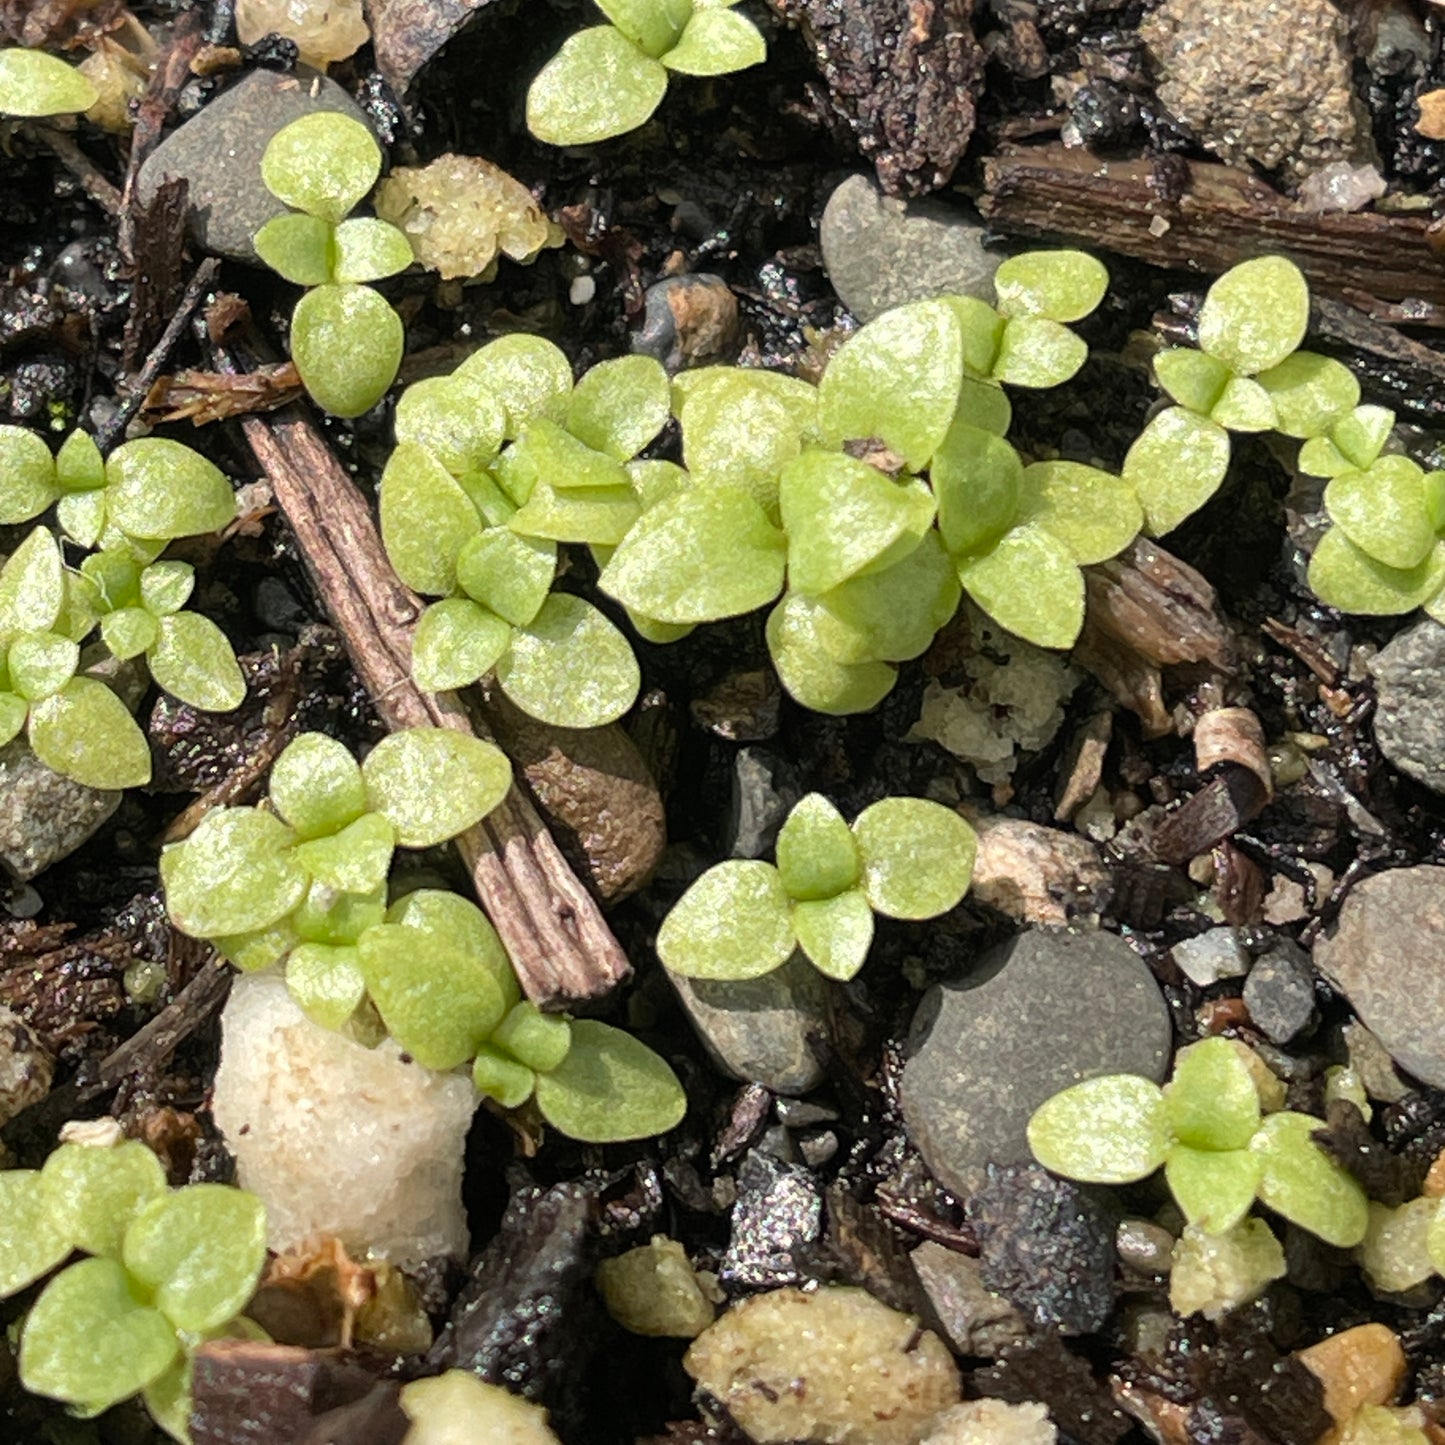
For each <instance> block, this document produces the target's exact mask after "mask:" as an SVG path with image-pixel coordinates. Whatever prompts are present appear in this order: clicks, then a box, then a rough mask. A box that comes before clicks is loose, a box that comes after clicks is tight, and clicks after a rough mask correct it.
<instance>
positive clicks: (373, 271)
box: [261, 216, 416, 285]
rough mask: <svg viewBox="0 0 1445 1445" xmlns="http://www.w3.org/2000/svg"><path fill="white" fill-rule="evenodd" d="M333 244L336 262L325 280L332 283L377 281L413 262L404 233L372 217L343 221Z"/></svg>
mask: <svg viewBox="0 0 1445 1445" xmlns="http://www.w3.org/2000/svg"><path fill="white" fill-rule="evenodd" d="M333 244H334V245H335V248H336V250H335V254H336V262H335V267H334V271H333V274H332V276H330V277H329V278H328V279H329V280H333V281H342V282H347V281H380V280H381V279H382V278H383V277H386V276H395V275H396V273H397V272H398V271H405V270H406V268H407V267H408V266H410V265H411V263H412V261H413V260H415V259H416V258H415V257H414V256H413V255H412V252H411V242H410V241H408V240H407V238H406V232H405V231H402V230H399V229H398V228H397V227H396V226H393V225H392V224H391V223H390V222H389V221H378V220H377V219H376V218H375V217H372V216H353V217H352V219H351V220H349V221H343V222H342V223H341V224H340V225H339V226H337V228H336V233H335V235H334V237H333ZM261 259H262V260H263V261H264V260H265V259H266V258H265V257H264V256H263V257H262V258H261ZM310 284H312V285H315V284H317V283H315V282H312V283H310Z"/></svg>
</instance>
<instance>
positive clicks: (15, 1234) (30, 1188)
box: [0, 1161, 75, 1299]
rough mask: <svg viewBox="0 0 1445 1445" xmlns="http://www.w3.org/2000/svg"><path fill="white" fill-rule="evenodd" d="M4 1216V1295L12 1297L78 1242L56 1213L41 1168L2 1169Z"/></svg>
mask: <svg viewBox="0 0 1445 1445" xmlns="http://www.w3.org/2000/svg"><path fill="white" fill-rule="evenodd" d="M47 1162H48V1161H47ZM0 1216H3V1218H4V1220H5V1228H4V1230H3V1231H0V1299H9V1298H10V1296H11V1295H13V1294H18V1293H19V1292H20V1291H21V1290H22V1289H24V1288H25V1286H26V1285H28V1284H33V1283H34V1282H35V1281H36V1280H37V1279H39V1278H40V1277H41V1276H42V1275H46V1274H49V1273H50V1271H51V1270H52V1269H54V1268H55V1266H56V1265H58V1264H60V1263H61V1262H62V1261H63V1260H64V1259H65V1258H66V1256H68V1255H69V1254H70V1251H71V1250H72V1249H74V1248H75V1245H74V1243H73V1242H72V1240H71V1238H70V1235H69V1234H68V1233H67V1232H66V1230H65V1228H64V1227H63V1226H62V1225H61V1223H60V1221H59V1220H58V1219H56V1217H55V1213H54V1209H53V1207H52V1205H51V1202H50V1199H49V1197H48V1195H47V1193H46V1191H45V1188H44V1186H43V1185H42V1184H41V1180H40V1171H39V1170H38V1169H4V1170H0Z"/></svg>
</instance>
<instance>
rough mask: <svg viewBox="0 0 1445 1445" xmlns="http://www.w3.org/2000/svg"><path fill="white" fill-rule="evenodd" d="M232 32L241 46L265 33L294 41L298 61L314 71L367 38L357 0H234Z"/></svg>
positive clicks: (349, 52)
mask: <svg viewBox="0 0 1445 1445" xmlns="http://www.w3.org/2000/svg"><path fill="white" fill-rule="evenodd" d="M236 34H237V36H239V37H240V41H241V44H242V45H254V44H255V43H256V42H257V41H258V40H262V39H264V38H265V37H266V36H267V35H280V36H282V37H284V38H285V39H287V40H294V41H295V42H296V51H297V54H298V55H299V56H300V58H301V63H302V64H303V65H310V66H314V67H315V68H316V69H317V70H325V69H326V67H327V66H328V65H331V64H333V63H334V62H335V61H338V60H345V59H346V58H347V57H348V56H351V55H355V54H356V52H357V51H358V50H360V49H361V47H362V46H363V45H365V44H366V42H367V41H368V40H370V39H371V31H370V30H368V29H367V27H366V18H365V16H364V15H363V14H362V13H361V0H236Z"/></svg>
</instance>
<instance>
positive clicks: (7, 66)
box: [0, 47, 100, 118]
mask: <svg viewBox="0 0 1445 1445" xmlns="http://www.w3.org/2000/svg"><path fill="white" fill-rule="evenodd" d="M99 98H100V97H99V95H98V93H97V91H96V89H95V86H94V85H92V84H91V82H90V79H89V77H87V76H85V75H82V74H81V73H80V71H78V70H77V69H76V68H75V67H74V66H73V65H67V64H66V63H65V61H63V60H60V59H58V58H57V57H55V56H54V55H47V54H46V53H45V52H44V51H43V50H22V49H20V48H19V47H15V48H13V49H9V50H0V115H15V116H22V117H26V118H31V117H39V116H46V115H77V114H79V113H80V112H82V111H87V110H89V109H90V108H91V106H93V105H94V104H95V103H96V101H97V100H98V99H99Z"/></svg>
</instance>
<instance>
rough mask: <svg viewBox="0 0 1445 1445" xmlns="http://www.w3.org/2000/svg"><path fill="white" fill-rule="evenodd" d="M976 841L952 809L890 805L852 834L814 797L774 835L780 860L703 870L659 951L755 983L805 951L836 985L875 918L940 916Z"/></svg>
mask: <svg viewBox="0 0 1445 1445" xmlns="http://www.w3.org/2000/svg"><path fill="white" fill-rule="evenodd" d="M976 846H977V842H976V839H975V836H974V832H973V829H972V828H970V827H969V825H968V824H967V823H966V822H964V820H963V819H962V818H960V817H959V816H958V814H957V813H955V812H954V811H953V810H952V809H951V808H945V807H944V806H943V805H942V804H941V803H931V802H928V801H926V800H925V799H922V798H884V799H883V800H882V801H881V802H877V803H874V804H873V805H872V806H871V807H868V808H865V809H864V810H863V811H862V812H861V813H860V814H859V815H858V817H857V818H856V819H855V820H854V822H853V824H852V826H851V827H849V825H848V824H847V823H846V822H844V820H843V817H842V814H840V813H839V812H838V810H837V809H836V808H835V807H834V806H833V805H832V804H831V803H830V802H829V801H828V800H827V799H826V798H824V797H823V796H822V795H821V794H819V793H810V794H808V796H807V797H805V798H804V799H803V800H802V801H801V802H800V803H799V804H798V805H797V806H796V807H795V808H794V809H793V811H792V812H791V813H790V814H789V815H788V819H787V821H786V822H785V823H784V824H783V827H782V830H781V832H780V833H779V834H778V845H777V864H776V866H774V865H772V864H769V863H762V862H755V861H752V860H749V859H736V860H731V861H728V862H725V863H719V864H717V865H716V866H715V867H713V868H710V869H708V871H707V872H706V873H704V874H703V875H702V877H701V878H699V879H698V880H697V881H696V882H695V883H694V884H693V885H692V887H691V888H689V889H688V890H687V892H686V893H684V894H683V896H682V897H681V898H680V899H679V900H678V902H677V904H676V906H675V907H674V908H673V909H672V911H671V912H670V913H669V914H668V915H667V917H666V918H665V919H664V920H663V922H662V927H661V929H660V930H659V931H658V935H657V956H658V957H659V958H660V959H661V960H662V962H663V964H664V965H665V966H666V967H667V968H668V969H670V970H671V971H672V972H673V973H677V974H682V975H683V976H685V977H688V978H704V979H732V980H741V979H749V978H760V977H762V976H763V975H764V974H768V973H771V972H772V971H773V970H774V969H776V968H780V967H782V965H783V964H784V963H786V962H787V961H788V959H789V958H790V957H791V956H792V953H793V950H794V949H795V948H800V949H802V951H803V952H804V953H805V954H806V955H807V956H808V958H809V959H810V960H811V961H812V963H813V964H814V965H815V966H816V967H817V968H818V970H819V971H820V972H822V973H824V974H826V975H827V976H828V977H829V978H836V979H842V980H846V979H850V978H852V977H853V976H854V975H855V974H856V973H857V972H858V970H859V969H860V968H862V967H863V963H864V960H865V959H866V958H867V956H868V949H869V946H870V945H871V943H872V941H873V915H874V914H875V913H881V914H884V915H885V916H886V917H889V918H905V919H923V918H935V917H937V916H938V915H939V914H940V913H946V912H947V911H948V910H949V909H950V908H952V907H954V906H955V904H957V903H958V902H959V900H960V899H961V898H962V897H963V895H964V894H965V893H966V892H967V891H968V884H969V880H970V878H971V876H972V874H973V860H974V853H975V850H976Z"/></svg>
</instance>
